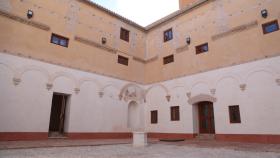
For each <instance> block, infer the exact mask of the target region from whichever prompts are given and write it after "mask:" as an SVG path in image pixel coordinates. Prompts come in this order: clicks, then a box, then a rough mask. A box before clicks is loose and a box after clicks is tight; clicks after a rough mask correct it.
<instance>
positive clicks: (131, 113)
mask: <svg viewBox="0 0 280 158" xmlns="http://www.w3.org/2000/svg"><path fill="white" fill-rule="evenodd" d="M142 112H143V111H142V109H141V106H140V105H139V104H138V103H137V102H136V101H131V102H130V103H129V104H128V113H127V127H128V128H130V129H131V131H140V130H142V128H143V126H142V123H143V120H142V118H143V117H142Z"/></svg>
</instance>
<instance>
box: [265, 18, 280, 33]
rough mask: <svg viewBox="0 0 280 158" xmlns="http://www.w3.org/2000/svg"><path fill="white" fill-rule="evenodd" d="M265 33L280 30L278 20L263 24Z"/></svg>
mask: <svg viewBox="0 0 280 158" xmlns="http://www.w3.org/2000/svg"><path fill="white" fill-rule="evenodd" d="M262 28H263V34H268V33H272V32H275V31H278V30H279V24H278V21H277V20H274V21H271V22H268V23H265V24H262Z"/></svg>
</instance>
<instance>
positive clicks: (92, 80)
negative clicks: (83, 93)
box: [77, 78, 102, 92]
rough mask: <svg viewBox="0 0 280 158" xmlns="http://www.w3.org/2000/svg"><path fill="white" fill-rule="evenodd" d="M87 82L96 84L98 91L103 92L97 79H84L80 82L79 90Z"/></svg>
mask: <svg viewBox="0 0 280 158" xmlns="http://www.w3.org/2000/svg"><path fill="white" fill-rule="evenodd" d="M86 82H91V83H94V84H95V85H96V86H97V89H98V91H99V92H100V91H101V87H102V85H101V83H99V82H98V81H97V80H96V79H93V78H82V79H80V80H79V81H78V87H77V88H81V87H82V85H83V84H85V83H86Z"/></svg>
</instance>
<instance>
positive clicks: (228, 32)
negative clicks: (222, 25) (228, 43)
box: [211, 20, 258, 41]
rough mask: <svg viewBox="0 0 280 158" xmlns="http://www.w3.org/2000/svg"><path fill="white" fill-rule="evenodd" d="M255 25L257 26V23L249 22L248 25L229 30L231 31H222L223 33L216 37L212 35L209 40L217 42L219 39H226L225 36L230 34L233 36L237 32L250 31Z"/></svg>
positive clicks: (255, 21)
mask: <svg viewBox="0 0 280 158" xmlns="http://www.w3.org/2000/svg"><path fill="white" fill-rule="evenodd" d="M257 25H258V21H257V20H254V21H251V22H249V23H246V24H243V25H239V26H236V27H233V28H231V29H229V30H227V31H224V32H221V33H218V34H216V35H213V36H212V37H211V39H212V40H213V41H215V40H218V39H220V38H223V37H226V36H230V35H232V34H235V33H238V32H242V31H245V30H248V29H251V28H253V27H254V26H257Z"/></svg>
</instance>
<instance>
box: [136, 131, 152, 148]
mask: <svg viewBox="0 0 280 158" xmlns="http://www.w3.org/2000/svg"><path fill="white" fill-rule="evenodd" d="M147 145H148V141H147V133H145V132H133V147H144V146H147Z"/></svg>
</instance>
